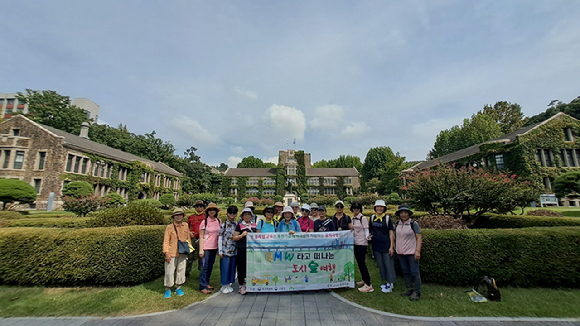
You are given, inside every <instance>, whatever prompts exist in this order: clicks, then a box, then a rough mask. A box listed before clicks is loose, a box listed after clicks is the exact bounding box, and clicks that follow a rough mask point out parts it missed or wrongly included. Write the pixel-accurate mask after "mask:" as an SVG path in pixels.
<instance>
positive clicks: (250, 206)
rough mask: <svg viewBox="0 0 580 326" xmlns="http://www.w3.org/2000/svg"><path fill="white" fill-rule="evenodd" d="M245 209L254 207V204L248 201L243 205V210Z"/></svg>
mask: <svg viewBox="0 0 580 326" xmlns="http://www.w3.org/2000/svg"><path fill="white" fill-rule="evenodd" d="M247 207H249V208H252V207H254V203H252V202H251V201H249V200H248V201H247V202H246V203H245V204H244V208H247Z"/></svg>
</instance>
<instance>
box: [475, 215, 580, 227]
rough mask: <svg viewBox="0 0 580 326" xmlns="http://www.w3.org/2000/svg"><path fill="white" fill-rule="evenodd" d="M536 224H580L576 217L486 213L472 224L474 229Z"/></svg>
mask: <svg viewBox="0 0 580 326" xmlns="http://www.w3.org/2000/svg"><path fill="white" fill-rule="evenodd" d="M535 226H544V227H553V226H580V219H579V218H574V217H548V216H525V215H484V216H482V217H480V218H479V219H478V220H477V222H475V223H474V224H473V225H471V226H470V228H472V229H519V228H529V227H535Z"/></svg>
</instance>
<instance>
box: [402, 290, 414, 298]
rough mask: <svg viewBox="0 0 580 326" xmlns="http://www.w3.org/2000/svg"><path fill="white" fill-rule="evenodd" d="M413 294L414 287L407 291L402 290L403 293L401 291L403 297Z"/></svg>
mask: <svg viewBox="0 0 580 326" xmlns="http://www.w3.org/2000/svg"><path fill="white" fill-rule="evenodd" d="M411 294H413V290H412V289H407V290H406V291H405V292H402V293H401V296H402V297H408V296H410V295H411Z"/></svg>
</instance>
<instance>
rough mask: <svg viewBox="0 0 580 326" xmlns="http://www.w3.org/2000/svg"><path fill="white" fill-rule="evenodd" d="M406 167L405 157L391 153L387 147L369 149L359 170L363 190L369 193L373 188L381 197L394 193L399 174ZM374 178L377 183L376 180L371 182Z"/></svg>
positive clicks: (397, 184)
mask: <svg viewBox="0 0 580 326" xmlns="http://www.w3.org/2000/svg"><path fill="white" fill-rule="evenodd" d="M407 165H408V164H405V157H403V156H400V154H399V153H393V150H392V149H391V148H390V147H388V146H387V147H374V148H371V149H369V151H368V152H367V156H366V157H365V161H364V164H363V166H362V168H361V174H362V180H361V181H362V185H363V189H365V190H367V191H369V190H371V189H370V188H374V190H375V191H376V192H378V193H379V194H382V195H386V194H390V193H391V192H393V191H396V190H397V189H398V186H399V174H400V173H401V171H402V170H404V169H405V168H407V167H408V166H407ZM375 178H376V179H377V180H378V183H377V182H376V180H375V181H371V180H373V179H375ZM367 185H368V188H367ZM371 191H372V190H371Z"/></svg>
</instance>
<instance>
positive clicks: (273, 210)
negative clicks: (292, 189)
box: [262, 206, 276, 214]
mask: <svg viewBox="0 0 580 326" xmlns="http://www.w3.org/2000/svg"><path fill="white" fill-rule="evenodd" d="M267 211H270V212H272V214H274V212H275V211H276V210H275V209H274V206H268V207H266V208H264V210H263V211H262V213H263V214H266V212H267Z"/></svg>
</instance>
